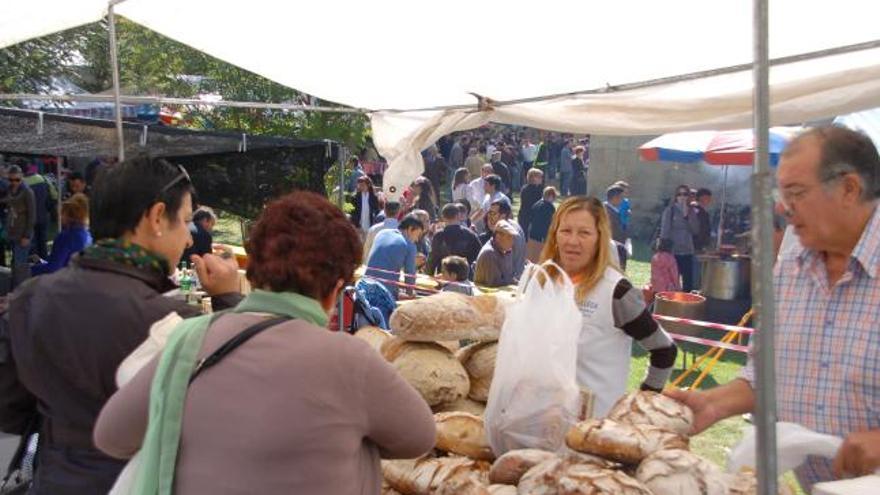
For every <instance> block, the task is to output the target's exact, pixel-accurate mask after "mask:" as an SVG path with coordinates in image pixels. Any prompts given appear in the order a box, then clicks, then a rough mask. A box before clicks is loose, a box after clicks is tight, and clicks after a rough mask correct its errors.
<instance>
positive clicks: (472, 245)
mask: <svg viewBox="0 0 880 495" xmlns="http://www.w3.org/2000/svg"><path fill="white" fill-rule="evenodd" d="M482 247H483V246H482V244H480V240H479V239H478V238H477V234H475V233H474V232H473V231H471V230H469V229H466V228H464V227H462V226H461V225H447V226H446V228H444V229H443V230H441V231H440V232H437V233H436V234H435V235H434V240H433V241H432V242H431V253H430V255H428V262H427V267H426V269H427V272H428V275H434V274H435V272H436V271H438V270H439V269H440V263H441V262H442V261H443V258H445V257H447V256H452V255H454V256H462V257H464V258H466V259H467V260H468V264H469V265H470V264H472V263H473V262H475V261H477V255H478V254H480V248H482Z"/></svg>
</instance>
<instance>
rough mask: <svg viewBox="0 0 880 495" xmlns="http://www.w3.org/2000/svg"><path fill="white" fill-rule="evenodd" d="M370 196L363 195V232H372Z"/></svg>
mask: <svg viewBox="0 0 880 495" xmlns="http://www.w3.org/2000/svg"><path fill="white" fill-rule="evenodd" d="M370 225H372V224H371V223H370V195H369V194H367V193H363V192H362V193H361V230H362V231H364V232H366V231H368V230H370Z"/></svg>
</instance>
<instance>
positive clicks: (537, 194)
mask: <svg viewBox="0 0 880 495" xmlns="http://www.w3.org/2000/svg"><path fill="white" fill-rule="evenodd" d="M543 197H544V189H543V187H542V186H540V185H536V184H526V185H525V186H523V188H522V191H521V192H520V193H519V201H520V203H519V213H518V214H517V216H516V221H517V222H519V226H520V227H522V229H523V232H528V231H529V222H531V220H532V206H535V203H537V202H538V201H541V199H542V198H543Z"/></svg>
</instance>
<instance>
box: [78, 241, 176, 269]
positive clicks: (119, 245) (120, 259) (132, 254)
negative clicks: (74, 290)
mask: <svg viewBox="0 0 880 495" xmlns="http://www.w3.org/2000/svg"><path fill="white" fill-rule="evenodd" d="M82 255H83V257H84V258H91V259H99V260H108V261H114V262H116V263H121V264H123V265H128V266H132V267H134V268H139V269H141V270H146V271H150V272H155V273H158V274H159V275H162V276H163V277H167V276H168V275H169V274H170V273H171V266H170V265H169V264H168V260H166V259H165V257H164V256H162V255H159V254H156V253H153V252H151V251H147V250H146V249H144V248H143V247H141V246H139V245H137V244H134V243H132V242H129V241H126V240H125V239H101V240H99V241H97V242H96V243H94V244H92V245H91V246H89V247H87V248H86V249H85V251H83V254H82Z"/></svg>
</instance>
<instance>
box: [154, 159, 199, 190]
mask: <svg viewBox="0 0 880 495" xmlns="http://www.w3.org/2000/svg"><path fill="white" fill-rule="evenodd" d="M177 170H178V171H180V173H179V174H177V177H175V178H174V179H173V180H172V181H171V182H169V183H168V184H166V185H165V187H163V188H162V189H161V190H159V196H162V195H163V194H165V193H166V192H168V191H169V190H170V189H171V188H172V187H174V186H176V185H177V183H179V182H180V181H183V180H185V181H187V182H188V183H190V184H192V179H190V177H189V174H188V173H187V172H186V169H185V168H183V165H178V166H177Z"/></svg>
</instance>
